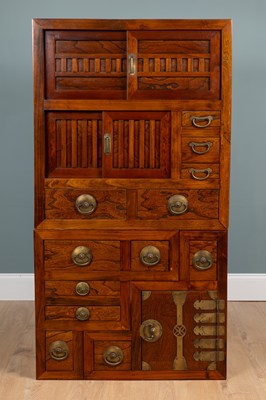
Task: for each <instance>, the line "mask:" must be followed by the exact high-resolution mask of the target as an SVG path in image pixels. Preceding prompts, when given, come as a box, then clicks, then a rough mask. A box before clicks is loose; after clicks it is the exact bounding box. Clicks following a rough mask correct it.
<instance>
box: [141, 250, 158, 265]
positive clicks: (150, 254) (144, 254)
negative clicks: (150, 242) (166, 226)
mask: <svg viewBox="0 0 266 400" xmlns="http://www.w3.org/2000/svg"><path fill="white" fill-rule="evenodd" d="M139 257H140V261H141V262H142V264H144V265H148V266H154V265H157V264H158V263H159V262H160V260H161V253H160V250H159V249H158V248H157V247H155V246H146V247H143V249H142V250H141V252H140V254H139Z"/></svg>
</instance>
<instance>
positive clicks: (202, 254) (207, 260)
mask: <svg viewBox="0 0 266 400" xmlns="http://www.w3.org/2000/svg"><path fill="white" fill-rule="evenodd" d="M192 263H193V266H194V267H195V268H196V269H198V270H199V271H205V270H206V269H209V268H211V267H212V265H213V258H212V255H211V253H210V252H209V251H207V250H200V251H197V253H195V254H194V256H193V258H192Z"/></svg>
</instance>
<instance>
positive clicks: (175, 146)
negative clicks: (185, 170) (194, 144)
mask: <svg viewBox="0 0 266 400" xmlns="http://www.w3.org/2000/svg"><path fill="white" fill-rule="evenodd" d="M171 120H172V124H171V177H172V178H173V179H179V178H180V170H181V157H180V154H181V113H179V112H175V111H174V112H172V118H171Z"/></svg>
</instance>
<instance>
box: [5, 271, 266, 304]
mask: <svg viewBox="0 0 266 400" xmlns="http://www.w3.org/2000/svg"><path fill="white" fill-rule="evenodd" d="M228 299H229V300H231V301H266V274H229V275H228ZM0 300H34V275H33V274H0Z"/></svg>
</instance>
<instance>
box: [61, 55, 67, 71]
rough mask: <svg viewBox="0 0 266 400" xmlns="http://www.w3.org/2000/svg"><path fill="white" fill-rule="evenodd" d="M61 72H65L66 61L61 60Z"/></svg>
mask: <svg viewBox="0 0 266 400" xmlns="http://www.w3.org/2000/svg"><path fill="white" fill-rule="evenodd" d="M61 72H66V59H65V58H61Z"/></svg>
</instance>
